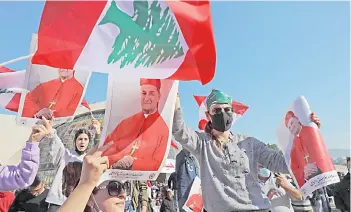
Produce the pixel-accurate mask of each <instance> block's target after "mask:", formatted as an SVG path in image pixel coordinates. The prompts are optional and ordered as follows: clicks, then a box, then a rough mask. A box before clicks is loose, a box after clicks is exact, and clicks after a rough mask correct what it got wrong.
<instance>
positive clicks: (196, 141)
mask: <svg viewBox="0 0 351 212" xmlns="http://www.w3.org/2000/svg"><path fill="white" fill-rule="evenodd" d="M172 134H173V136H174V138H175V140H176V141H178V142H179V143H180V144H181V145H182V146H183V147H185V148H186V149H187V150H189V151H190V153H191V154H193V155H198V153H199V152H200V149H201V148H202V140H201V139H200V136H199V133H197V132H196V131H195V130H193V129H190V128H189V127H187V126H186V125H185V123H184V120H183V117H182V111H181V108H180V100H179V96H177V100H176V107H175V112H174V118H173V128H172Z"/></svg>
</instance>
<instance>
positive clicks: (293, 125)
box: [285, 111, 302, 136]
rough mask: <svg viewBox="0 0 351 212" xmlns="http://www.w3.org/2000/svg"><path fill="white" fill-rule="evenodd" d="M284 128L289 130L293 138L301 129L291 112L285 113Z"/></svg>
mask: <svg viewBox="0 0 351 212" xmlns="http://www.w3.org/2000/svg"><path fill="white" fill-rule="evenodd" d="M285 126H286V127H287V128H288V129H289V131H290V132H291V134H293V135H295V136H296V135H298V134H299V133H300V132H301V129H302V125H301V123H300V121H299V119H298V118H297V117H296V116H295V114H294V113H293V112H292V111H289V112H287V113H286V115H285Z"/></svg>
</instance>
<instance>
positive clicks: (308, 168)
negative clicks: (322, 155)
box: [303, 163, 321, 180]
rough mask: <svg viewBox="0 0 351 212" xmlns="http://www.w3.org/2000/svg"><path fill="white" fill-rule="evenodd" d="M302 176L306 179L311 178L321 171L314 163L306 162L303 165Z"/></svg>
mask: <svg viewBox="0 0 351 212" xmlns="http://www.w3.org/2000/svg"><path fill="white" fill-rule="evenodd" d="M303 172H304V178H305V179H306V180H309V179H312V178H313V177H315V176H317V175H318V174H320V173H321V171H320V169H319V168H318V167H317V164H316V163H308V164H306V165H305V167H304V169H303Z"/></svg>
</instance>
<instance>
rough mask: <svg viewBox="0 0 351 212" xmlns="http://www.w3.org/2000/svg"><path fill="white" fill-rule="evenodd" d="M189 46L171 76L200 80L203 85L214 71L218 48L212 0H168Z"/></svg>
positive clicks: (212, 75)
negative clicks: (212, 14) (214, 30)
mask: <svg viewBox="0 0 351 212" xmlns="http://www.w3.org/2000/svg"><path fill="white" fill-rule="evenodd" d="M167 3H168V5H169V7H170V8H171V10H172V11H173V13H174V16H175V17H176V19H177V22H178V24H179V26H180V29H181V31H182V33H183V36H184V39H185V41H186V43H187V45H188V47H189V51H188V52H187V54H186V55H185V59H184V61H183V63H182V64H181V66H180V67H179V69H178V70H177V71H176V72H175V73H174V74H173V75H172V76H170V77H168V78H169V79H177V80H194V79H199V80H200V81H201V83H202V84H203V85H204V84H206V83H208V82H210V81H211V80H212V79H213V77H214V74H215V68H216V47H215V41H214V35H213V34H214V33H213V27H212V18H211V6H210V2H209V1H201V0H200V1H196V0H191V1H181V0H180V1H167Z"/></svg>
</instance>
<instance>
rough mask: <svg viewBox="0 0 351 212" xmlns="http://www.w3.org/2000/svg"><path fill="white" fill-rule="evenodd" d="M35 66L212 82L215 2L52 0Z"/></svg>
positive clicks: (44, 15) (42, 26)
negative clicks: (213, 6) (213, 11)
mask: <svg viewBox="0 0 351 212" xmlns="http://www.w3.org/2000/svg"><path fill="white" fill-rule="evenodd" d="M38 31H39V32H38V50H37V51H36V53H35V55H34V56H33V58H32V64H41V65H47V66H51V67H56V68H67V69H74V70H85V71H95V72H105V73H111V72H120V73H128V74H131V75H133V76H138V77H144V78H154V79H173V80H199V81H201V82H202V84H206V83H208V82H210V81H211V80H212V78H213V77H214V74H215V66H216V48H215V43H214V35H213V34H214V33H213V29H212V18H211V8H210V2H209V0H205V1H203V0H201V1H200V0H191V1H183V0H177V1H150V2H147V1H140V0H137V1H107V0H101V1H53V0H50V1H46V3H45V7H44V10H43V13H42V17H41V21H40V26H39V30H38Z"/></svg>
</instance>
